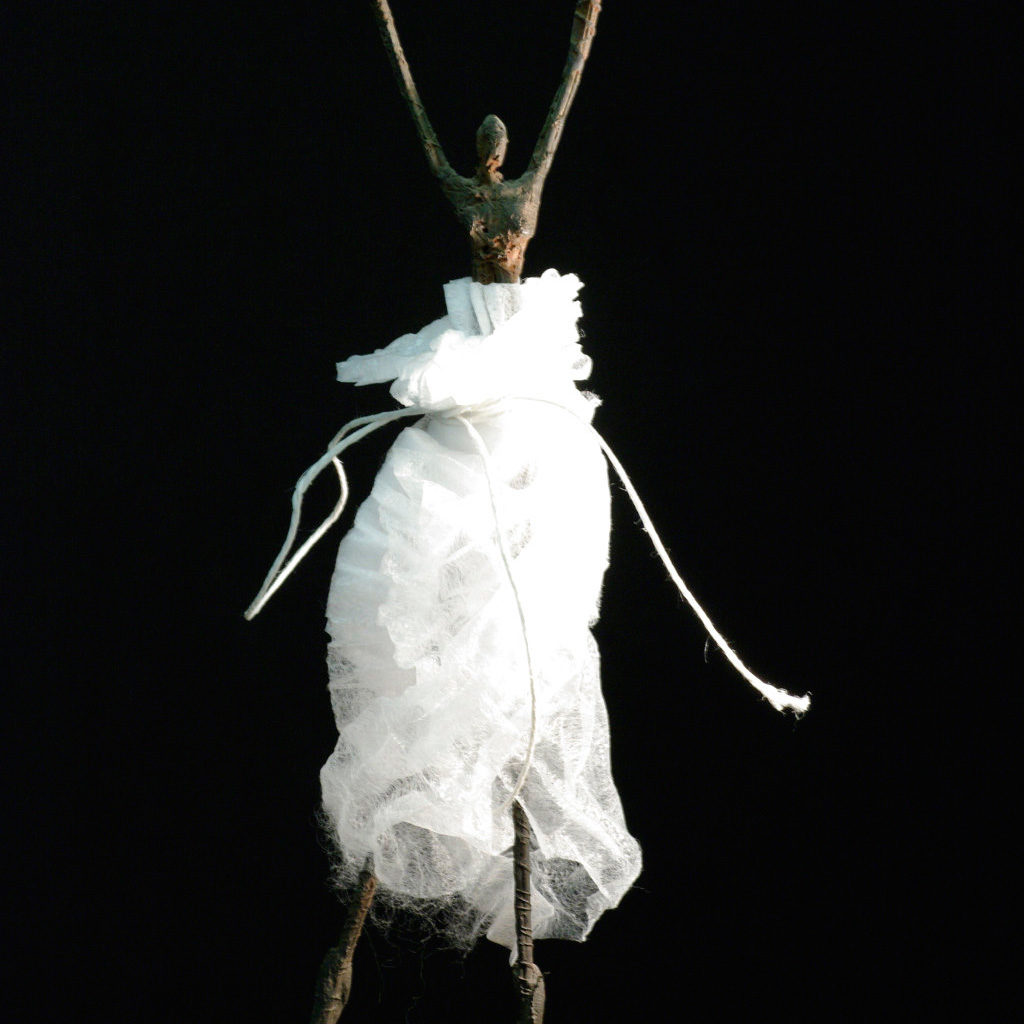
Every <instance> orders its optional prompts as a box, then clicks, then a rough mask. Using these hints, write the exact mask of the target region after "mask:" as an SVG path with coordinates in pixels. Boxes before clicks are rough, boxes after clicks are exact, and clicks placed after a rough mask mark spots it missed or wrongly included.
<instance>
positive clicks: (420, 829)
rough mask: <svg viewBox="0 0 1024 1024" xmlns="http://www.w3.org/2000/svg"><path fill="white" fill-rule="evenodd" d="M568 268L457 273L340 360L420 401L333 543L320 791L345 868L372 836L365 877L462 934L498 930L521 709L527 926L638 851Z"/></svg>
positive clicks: (567, 913) (561, 908) (600, 473)
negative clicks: (515, 281) (391, 330)
mask: <svg viewBox="0 0 1024 1024" xmlns="http://www.w3.org/2000/svg"><path fill="white" fill-rule="evenodd" d="M578 287H579V282H578V281H577V280H576V279H575V278H566V277H559V275H557V274H554V272H551V271H549V272H548V274H546V275H544V277H542V278H536V279H532V280H531V281H528V282H525V283H524V285H522V286H519V285H475V284H472V283H471V282H469V281H468V280H467V281H462V282H453V283H452V284H450V285H449V286H447V287H446V298H447V300H448V309H449V313H448V316H447V317H444V318H442V320H440V321H436V322H435V323H434V324H432V325H430V326H429V327H428V328H425V329H424V330H423V331H421V332H420V333H419V334H418V335H407V336H405V337H404V338H401V339H399V340H398V341H397V342H395V343H393V345H392V346H389V348H388V349H384V350H382V351H381V352H379V353H377V354H376V355H374V356H366V357H355V358H354V359H352V360H349V361H347V363H345V364H341V373H340V376H341V378H342V379H345V380H352V381H355V382H356V383H365V382H370V381H372V380H380V379H382V378H381V375H382V374H384V375H385V376H384V378H383V379H391V378H392V377H394V378H395V379H396V384H395V387H394V388H393V393H394V394H396V397H398V398H399V399H400V400H401V401H403V402H404V403H405V404H407V405H414V404H420V405H422V406H424V407H425V408H427V409H428V410H429V414H428V415H426V416H425V417H424V418H423V419H421V420H419V421H417V422H416V424H415V425H414V426H412V427H408V428H406V429H405V430H403V431H402V433H401V434H400V435H399V437H398V438H397V440H396V441H395V443H394V445H393V446H392V448H391V449H390V451H389V452H388V454H387V457H386V459H385V461H384V464H383V466H382V468H381V470H380V472H379V473H378V475H377V478H376V481H375V483H374V485H373V489H372V491H371V493H370V495H369V496H368V497H367V499H366V500H365V501H364V502H363V504H362V506H361V507H360V508H359V510H358V512H357V514H356V517H355V522H354V525H353V526H352V529H351V530H350V531H349V533H348V534H347V535H346V536H345V538H344V539H343V540H342V542H341V546H340V549H339V551H338V559H337V565H336V568H335V572H334V577H333V580H332V583H331V589H330V596H329V599H328V606H327V628H328V632H329V634H330V644H329V648H328V650H329V655H328V660H329V667H330V692H331V699H332V704H333V708H334V713H335V717H336V720H337V725H338V733H339V735H338V743H337V747H336V749H335V750H334V753H333V754H332V755H331V756H330V758H329V759H328V761H327V763H326V764H325V765H324V767H323V770H322V772H321V782H322V788H323V804H324V810H325V812H326V815H327V818H328V820H329V823H330V826H331V828H332V829H333V832H334V838H335V840H336V842H337V844H338V847H339V849H340V850H341V852H342V854H343V857H342V863H343V867H342V869H341V870H342V875H343V878H344V877H345V876H346V875H347V877H348V880H351V878H352V877H353V876H354V874H355V873H356V872H358V871H359V869H360V868H361V867H362V865H363V863H364V861H365V859H366V857H367V855H372V857H373V865H374V873H375V874H376V876H377V879H378V887H379V890H378V891H380V892H381V893H382V894H383V895H384V896H385V897H386V898H387V899H389V900H390V901H392V902H393V903H397V904H398V905H400V906H401V905H405V906H408V907H414V908H416V909H418V910H422V909H423V908H424V907H427V908H428V909H433V908H436V909H438V910H442V911H444V913H443V914H442V915H441V919H442V920H443V922H444V923H445V924H444V926H445V927H447V928H448V930H449V934H450V937H451V938H452V939H453V940H454V941H456V942H457V943H460V944H465V943H468V942H471V941H473V940H474V939H475V938H476V937H477V936H478V935H480V934H482V933H486V935H487V937H488V938H490V939H492V940H493V941H495V942H498V943H501V944H503V945H505V946H508V947H509V948H510V949H512V948H514V946H515V931H514V918H513V878H512V854H511V847H512V818H511V812H510V811H509V809H508V804H509V800H510V797H511V796H512V794H513V791H514V788H515V786H516V783H517V780H518V779H519V776H520V772H521V771H522V769H523V766H524V761H525V759H526V757H527V750H528V745H529V737H530V732H531V714H535V716H536V723H535V744H534V749H533V753H532V757H531V759H530V762H529V770H528V773H527V775H526V780H525V783H524V785H523V788H522V790H521V792H520V793H519V796H518V799H519V801H520V802H521V803H522V805H523V807H524V808H525V811H526V814H527V816H528V818H529V821H530V825H531V827H532V830H533V835H534V841H535V847H534V849H533V851H532V868H533V872H532V885H533V913H534V933H535V935H536V936H537V937H538V938H546V937H557V938H571V939H583V938H584V937H585V936H586V935H587V933H588V932H589V930H590V928H591V927H592V925H593V923H594V921H595V920H596V919H597V917H598V916H599V915H600V914H601V913H602V911H603V910H605V909H606V908H607V907H611V906H615V905H616V904H617V903H618V902H619V900H620V899H621V897H622V896H623V894H624V893H625V891H626V890H627V889H628V888H629V886H630V885H631V884H632V882H633V881H634V880H635V878H636V876H637V875H638V873H639V871H640V850H639V847H638V845H637V843H636V841H635V840H634V839H633V838H632V837H631V836H630V835H629V833H628V831H627V830H626V825H625V822H624V819H623V813H622V807H621V804H620V801H619V797H618V794H617V792H616V789H615V785H614V782H613V781H612V776H611V767H610V751H609V734H608V719H607V713H606V710H605V706H604V701H603V699H602V696H601V687H600V670H599V661H598V652H597V647H596V644H595V642H594V639H593V637H592V636H591V633H590V626H591V625H592V624H593V622H594V621H595V620H596V618H597V614H598V604H599V598H600V589H601V581H602V577H603V574H604V570H605V568H606V565H607V558H608V534H609V504H610V500H609V490H608V479H607V470H606V467H605V463H604V458H603V455H602V454H601V451H600V448H599V446H598V444H597V443H596V442H595V440H594V438H593V436H592V434H591V433H590V431H589V429H588V428H587V426H586V424H587V423H588V422H589V419H590V417H591V416H592V414H593V408H594V405H595V404H596V403H595V401H594V400H593V399H592V398H590V397H589V396H584V395H583V394H582V393H581V392H579V391H578V390H577V389H576V386H575V384H574V382H573V381H574V378H576V379H579V377H580V376H585V374H586V371H588V370H589V364H588V363H586V361H585V360H582V359H581V353H580V351H579V346H578V339H577V336H576V331H575V327H574V324H575V319H576V317H577V316H578V315H579V306H578V304H577V303H576V302H575V301H573V300H574V297H575V292H576V290H577V289H578ZM474 309H475V313H474V312H473V310H474ZM488 310H489V312H488ZM503 353H504V354H503ZM531 353H533V354H535V355H536V359H535V362H536V366H535V368H534V369H535V371H536V372H535V373H534V374H533V375H532V376H531V375H530V374H528V373H525V374H524V372H523V370H524V367H523V364H524V362H525V363H526V364H527V365H526V369H527V370H528V369H529V363H530V361H531V359H533V358H534V356H533V355H531ZM556 357H557V358H556ZM506 358H507V359H508V360H510V362H509V365H510V366H511V365H514V367H515V370H514V372H513V371H511V370H508V371H507V372H506V371H505V370H503V365H502V360H503V359H506ZM389 360H390V362H389ZM382 361H383V362H382ZM410 366H412V367H413V370H412V371H410V372H405V373H403V370H405V369H408V368H409V367H410ZM456 379H457V383H455V384H453V385H452V386H451V387H449V388H447V389H446V388H445V387H443V386H442V385H443V383H444V382H445V381H448V382H451V381H453V380H456ZM485 379H486V384H485V385H484V384H480V382H481V381H484V380H485ZM467 381H469V383H468V384H467ZM477 385H480V386H479V387H478V386H477ZM467 387H468V388H469V391H472V390H473V388H474V387H477V392H478V393H475V394H473V395H472V397H471V398H469V399H467V393H466V389H467ZM403 389H404V390H403ZM460 389H461V393H460ZM481 389H482V390H481ZM508 389H511V390H508ZM503 390H504V393H502V392H503ZM445 395H446V396H447V397H445ZM530 398H543V399H544V400H545V401H544V402H537V401H530V400H528V399H530ZM547 402H557V403H558V404H559V405H561V406H562V408H555V407H554V405H551V404H546V403H547ZM567 409H568V410H571V412H567V411H566V410H567ZM464 420H468V421H469V423H470V424H471V425H472V427H473V428H475V430H476V431H477V432H478V434H479V437H480V438H482V439H483V442H484V445H485V446H486V449H487V453H488V454H487V456H486V461H485V458H484V456H483V455H482V454H481V452H480V451H479V449H478V446H477V444H476V443H475V442H474V439H473V437H472V434H471V431H470V430H469V429H468V428H467V426H466V423H465V422H464ZM579 421H582V423H581V422H579ZM488 472H489V474H490V478H491V486H493V490H494V495H493V498H494V502H493V505H492V496H491V491H490V488H489V486H488ZM497 524H500V528H501V531H502V533H503V536H504V540H505V546H506V551H507V553H508V554H509V555H510V567H511V574H512V577H513V579H514V581H515V589H513V586H512V582H511V581H510V578H509V569H508V568H506V565H505V563H504V561H503V559H502V554H501V549H500V546H499V543H498V539H497ZM516 591H518V598H517V595H516ZM520 613H522V618H521V617H520ZM524 623H525V628H524ZM524 633H525V637H524ZM527 642H528V644H529V651H530V654H531V660H532V665H533V679H534V683H535V687H534V689H535V696H534V698H533V699H531V685H530V671H529V666H528V662H527V656H526V650H527V648H526V644H527Z"/></svg>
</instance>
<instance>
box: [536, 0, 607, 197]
mask: <svg viewBox="0 0 1024 1024" xmlns="http://www.w3.org/2000/svg"><path fill="white" fill-rule="evenodd" d="M600 13H601V0H576V10H575V12H574V13H573V20H572V35H571V36H570V37H569V56H568V57H567V58H566V61H565V70H564V71H563V72H562V81H561V82H560V83H559V86H558V90H557V92H556V93H555V98H554V99H553V100H552V101H551V109H550V110H549V111H548V117H547V120H546V121H545V122H544V127H543V128H542V129H541V133H540V136H539V137H538V139H537V145H536V146H535V147H534V150H533V156H532V157H531V159H530V169H529V171H528V172H527V173H529V174H531V175H533V176H534V177H535V179H536V180H537V181H538V183H541V182H543V180H544V178H545V177H546V176H547V173H548V171H549V170H550V169H551V161H552V160H553V159H554V156H555V150H556V149H557V148H558V143H559V140H560V139H561V138H562V128H563V127H564V126H565V119H566V117H567V116H568V115H569V108H570V107H571V106H572V101H573V97H575V95H576V90H577V89H578V88H579V84H580V78H582V77H583V65H584V64H585V63H586V61H587V55H588V54H589V53H590V44H591V43H592V42H593V41H594V33H595V32H596V31H597V16H598V15H599V14H600Z"/></svg>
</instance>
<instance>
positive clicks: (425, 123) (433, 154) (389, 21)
mask: <svg viewBox="0 0 1024 1024" xmlns="http://www.w3.org/2000/svg"><path fill="white" fill-rule="evenodd" d="M373 13H374V14H375V15H376V18H377V27H378V28H379V29H380V35H381V38H382V39H383V40H384V46H385V47H386V48H387V51H388V56H389V57H390V58H391V66H392V68H394V70H395V77H396V78H397V79H398V87H399V88H400V89H401V91H402V95H403V96H404V97H405V102H406V103H407V104H408V106H409V113H410V114H412V119H413V121H414V122H415V124H416V131H417V132H418V134H419V137H420V142H422V143H423V152H424V153H426V156H427V163H428V164H430V169H431V170H432V171H433V172H434V174H435V175H437V177H439V178H443V177H445V176H446V175H448V174H450V173H451V167H450V166H449V164H448V160H447V159H446V158H445V155H444V150H443V149H441V143H440V142H438V140H437V135H436V134H435V133H434V129H433V127H432V126H431V124H430V119H429V118H428V117H427V112H426V110H425V109H424V107H423V103H422V102H421V101H420V94H419V93H418V92H417V91H416V83H415V82H414V81H413V80H412V72H411V71H410V70H409V62H408V61H407V60H406V59H405V53H404V52H403V51H402V44H401V42H400V41H399V39H398V30H397V29H396V28H395V19H394V17H392V14H391V7H390V6H389V5H388V0H373Z"/></svg>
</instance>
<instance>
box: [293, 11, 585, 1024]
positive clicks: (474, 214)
mask: <svg viewBox="0 0 1024 1024" xmlns="http://www.w3.org/2000/svg"><path fill="white" fill-rule="evenodd" d="M372 3H373V9H374V13H375V14H376V16H377V24H378V27H379V28H380V33H381V38H382V39H383V41H384V46H385V48H386V49H387V51H388V56H389V57H390V58H391V66H392V68H393V69H394V72H395V76H396V78H397V79H398V86H399V89H400V90H401V92H402V95H403V96H404V97H405V102H406V104H407V105H408V107H409V113H410V114H411V115H412V119H413V123H414V124H415V125H416V131H417V133H418V134H419V137H420V142H421V144H422V145H423V152H424V154H425V155H426V158H427V164H428V165H429V166H430V170H431V171H432V172H433V174H434V175H435V177H436V178H437V179H438V181H439V183H440V185H441V190H442V191H443V192H444V194H445V196H446V197H447V198H448V201H449V202H450V203H451V204H452V207H453V208H454V210H455V215H456V216H457V217H458V219H459V221H460V223H461V224H462V225H463V227H465V228H466V231H467V234H468V235H469V244H470V250H471V254H472V268H473V280H474V281H479V282H480V283H481V284H492V283H495V282H507V283H514V282H517V281H518V280H519V278H520V276H521V274H522V271H523V260H524V258H525V255H526V246H527V245H528V244H529V241H530V239H531V238H532V237H533V235H534V232H535V231H536V229H537V216H538V214H539V212H540V200H541V192H542V191H543V188H544V182H545V180H546V179H547V176H548V172H549V171H550V170H551V163H552V161H553V160H554V156H555V150H556V149H557V148H558V143H559V141H560V140H561V138H562V130H563V128H564V127H565V119H566V117H567V116H568V113H569V108H570V107H571V106H572V101H573V99H574V97H575V96H576V90H577V89H578V88H579V84H580V78H581V76H582V74H583V66H584V64H585V63H586V60H587V56H588V54H589V53H590V45H591V43H592V42H593V39H594V33H595V31H596V28H597V16H598V15H599V14H600V13H601V0H577V3H576V9H575V11H574V13H573V23H572V33H571V35H570V37H569V55H568V57H567V58H566V62H565V69H564V70H563V72H562V80H561V82H560V83H559V86H558V89H557V90H556V91H555V96H554V99H553V100H552V101H551V107H550V108H549V110H548V115H547V119H546V120H545V122H544V127H543V128H542V129H541V133H540V135H539V137H538V138H537V143H536V145H535V146H534V149H533V155H532V156H531V158H530V164H529V166H528V167H527V169H526V173H525V174H523V175H522V177H520V178H516V179H515V180H514V181H505V180H504V178H503V177H502V174H501V170H500V168H501V166H502V164H503V163H504V161H505V153H506V152H507V150H508V131H507V129H506V128H505V125H504V124H502V122H501V120H500V119H499V118H498V117H496V116H495V115H494V114H489V115H488V116H487V117H485V118H484V120H483V123H482V124H481V125H480V127H479V129H478V130H477V157H478V163H477V167H476V171H475V173H474V175H473V177H472V178H465V177H463V176H462V175H460V174H457V173H456V172H455V171H454V170H453V169H452V167H451V165H450V164H449V163H448V159H447V157H445V155H444V150H443V149H442V148H441V143H440V142H439V141H438V138H437V134H436V133H435V132H434V129H433V127H432V125H431V124H430V119H429V118H428V117H427V112H426V110H425V109H424V106H423V103H422V101H421V100H420V96H419V93H418V92H417V90H416V83H415V82H414V81H413V78H412V72H411V71H410V70H409V62H408V61H407V60H406V59H405V53H404V52H403V50H402V44H401V42H400V41H399V38H398V31H397V29H396V28H395V20H394V17H393V16H392V14H391V8H390V6H389V4H388V0H372ZM512 818H513V824H514V829H515V840H514V845H513V871H514V875H515V918H516V940H517V946H518V956H517V960H516V963H515V965H514V966H513V968H512V974H513V978H514V980H515V985H516V993H517V998H518V1003H517V1015H516V1024H543V1019H544V976H543V975H542V974H541V972H540V969H539V968H538V967H537V965H536V964H535V963H534V961H533V924H532V908H531V905H530V823H529V821H528V820H527V818H526V812H525V811H524V810H523V807H522V805H521V804H520V803H519V802H518V801H516V802H515V803H514V804H513V805H512ZM375 887H376V878H375V877H374V875H373V870H372V863H371V862H370V861H367V864H366V867H365V868H364V870H363V873H362V874H361V875H360V878H359V889H358V892H357V893H356V894H355V896H354V897H353V900H352V904H351V905H350V907H349V911H348V917H347V919H346V922H345V927H344V929H343V931H342V936H341V941H340V942H339V943H338V945H337V946H335V947H334V948H333V949H331V950H329V951H328V953H327V955H326V956H325V957H324V960H323V963H322V965H321V967H320V977H319V980H318V982H317V993H316V1005H315V1006H314V1009H313V1017H312V1022H311V1024H335V1022H336V1021H337V1020H338V1018H339V1017H340V1016H341V1012H342V1010H344V1008H345V1004H346V1003H347V1002H348V997H349V992H350V990H351V986H352V955H353V953H354V951H355V947H356V942H357V941H358V939H359V934H360V932H361V931H362V927H363V921H364V920H365V918H366V913H367V911H368V910H369V908H370V904H371V902H372V901H373V893H374V889H375Z"/></svg>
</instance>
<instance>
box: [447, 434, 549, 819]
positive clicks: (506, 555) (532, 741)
mask: <svg viewBox="0 0 1024 1024" xmlns="http://www.w3.org/2000/svg"><path fill="white" fill-rule="evenodd" d="M458 419H459V422H460V423H461V424H462V425H463V426H464V427H465V428H466V430H467V431H468V432H469V436H470V439H471V440H472V441H473V445H474V446H475V447H476V450H477V452H478V453H479V455H480V458H481V460H482V461H483V464H484V477H485V478H486V480H487V493H488V496H489V497H490V499H491V514H492V515H493V516H494V529H495V533H496V534H497V538H498V550H499V551H500V552H501V560H502V562H504V564H505V574H506V575H507V576H508V581H509V583H510V584H511V585H512V593H513V595H514V596H515V599H516V611H517V612H518V613H519V626H520V628H521V629H522V632H523V647H524V649H525V651H526V670H527V673H528V674H529V677H530V738H529V740H528V741H527V744H526V757H525V758H524V760H523V767H522V768H521V769H520V771H519V777H518V778H517V779H516V784H515V788H514V789H513V790H512V795H511V796H510V797H509V798H508V799H507V800H506V801H505V803H504V805H503V806H502V808H501V812H502V813H503V814H504V813H505V812H506V811H508V810H509V808H511V806H512V804H513V803H515V801H516V798H517V797H518V796H519V794H520V793H521V792H522V789H523V786H524V784H525V783H526V776H527V775H528V774H529V772H530V765H531V764H532V763H533V751H534V747H535V745H536V742H537V678H536V674H535V672H534V670H533V654H532V651H531V649H530V632H529V630H528V629H527V628H526V610H525V608H524V607H523V599H522V595H521V594H520V593H519V586H518V585H517V583H516V576H515V573H514V572H513V571H512V555H511V553H510V552H509V549H508V542H507V541H506V539H505V530H504V529H503V527H502V522H501V516H500V514H499V512H498V499H497V495H496V494H495V490H494V476H493V474H492V473H491V455H490V452H488V450H487V445H486V443H485V442H484V439H483V438H482V437H481V436H480V432H479V431H478V430H477V429H476V427H474V426H473V424H472V423H470V422H469V420H468V419H466V418H465V417H464V416H460V417H459V418H458Z"/></svg>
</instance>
